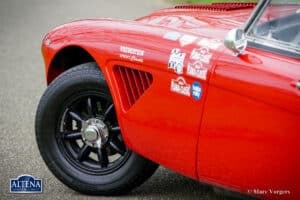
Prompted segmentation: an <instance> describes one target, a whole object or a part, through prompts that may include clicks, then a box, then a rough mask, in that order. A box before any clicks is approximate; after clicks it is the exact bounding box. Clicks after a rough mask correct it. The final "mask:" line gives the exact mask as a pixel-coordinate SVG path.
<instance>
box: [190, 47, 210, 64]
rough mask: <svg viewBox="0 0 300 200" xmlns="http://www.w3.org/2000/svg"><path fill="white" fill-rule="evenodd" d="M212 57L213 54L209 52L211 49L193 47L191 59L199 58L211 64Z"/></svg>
mask: <svg viewBox="0 0 300 200" xmlns="http://www.w3.org/2000/svg"><path fill="white" fill-rule="evenodd" d="M211 57H212V55H211V53H210V52H209V49H208V48H205V47H203V48H199V49H193V51H192V53H191V57H190V59H192V60H199V61H201V62H203V63H206V64H209V62H210V58H211Z"/></svg>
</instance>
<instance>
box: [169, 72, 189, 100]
mask: <svg viewBox="0 0 300 200" xmlns="http://www.w3.org/2000/svg"><path fill="white" fill-rule="evenodd" d="M170 89H171V91H172V92H176V93H178V94H182V95H184V96H188V97H189V96H191V85H190V84H187V83H186V81H185V79H184V78H183V77H181V76H180V77H178V78H177V79H172V81H171V88H170Z"/></svg>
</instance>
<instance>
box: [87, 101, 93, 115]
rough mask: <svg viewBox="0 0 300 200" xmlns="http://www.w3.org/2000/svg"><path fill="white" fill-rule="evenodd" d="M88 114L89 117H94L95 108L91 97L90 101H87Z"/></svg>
mask: <svg viewBox="0 0 300 200" xmlns="http://www.w3.org/2000/svg"><path fill="white" fill-rule="evenodd" d="M86 103H87V105H86V106H87V114H88V115H93V106H92V99H91V97H89V98H88V99H87V102H86Z"/></svg>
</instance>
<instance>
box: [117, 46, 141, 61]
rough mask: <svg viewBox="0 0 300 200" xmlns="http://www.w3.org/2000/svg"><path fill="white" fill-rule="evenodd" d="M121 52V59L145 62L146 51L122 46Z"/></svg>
mask: <svg viewBox="0 0 300 200" xmlns="http://www.w3.org/2000/svg"><path fill="white" fill-rule="evenodd" d="M120 52H121V53H120V58H123V59H126V60H130V61H136V62H144V54H145V51H144V50H141V49H135V48H131V47H127V46H120Z"/></svg>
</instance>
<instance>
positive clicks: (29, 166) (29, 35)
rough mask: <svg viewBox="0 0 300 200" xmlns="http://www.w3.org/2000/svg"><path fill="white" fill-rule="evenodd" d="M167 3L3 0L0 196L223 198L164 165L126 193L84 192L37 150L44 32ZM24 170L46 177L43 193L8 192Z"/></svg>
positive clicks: (0, 22)
mask: <svg viewBox="0 0 300 200" xmlns="http://www.w3.org/2000/svg"><path fill="white" fill-rule="evenodd" d="M166 6H168V4H167V3H165V2H162V1H161V0H151V1H147V0H144V1H141V0H126V1H122V0H111V1H107V0H106V1H104V0H89V1H79V0H63V1H62V0H51V1H46V0H43V1H42V0H26V1H18V0H0V199H71V198H72V199H208V198H209V199H224V198H223V197H219V198H218V197H217V196H216V195H214V194H211V188H209V187H208V186H205V185H201V184H199V183H197V182H194V181H192V180H189V179H187V178H185V177H182V176H180V175H177V174H175V173H173V172H170V171H168V170H166V169H164V168H160V169H159V170H158V171H157V172H156V173H155V175H154V176H153V177H152V178H151V179H150V180H149V181H148V182H147V183H145V184H144V185H143V186H141V187H140V188H138V189H136V190H135V191H133V192H132V193H131V194H129V195H127V196H123V197H118V198H117V197H109V198H104V197H91V196H84V195H81V194H78V193H76V192H74V191H72V190H70V189H69V188H67V187H65V186H64V185H63V184H61V183H60V182H59V181H58V180H57V179H56V178H55V177H54V176H53V175H52V174H51V173H50V172H49V171H48V169H47V168H46V166H45V164H44V162H43V161H42V159H41V157H40V155H39V153H38V150H37V145H36V143H35V137H34V116H35V111H36V107H37V103H38V101H39V98H40V96H41V95H42V93H43V91H44V90H45V87H46V84H45V77H44V67H43V60H42V57H41V53H40V45H41V40H42V38H43V36H44V35H45V34H46V32H48V31H49V30H50V29H51V28H53V27H55V26H57V25H59V24H62V23H65V22H68V21H71V20H76V19H80V18H97V17H112V18H122V19H134V18H136V17H138V16H142V15H144V14H147V13H149V12H150V11H151V10H154V9H158V8H162V7H166ZM24 173H26V174H31V175H34V176H36V177H39V178H42V179H43V180H44V192H43V193H42V194H36V195H28V194H27V195H16V194H10V193H9V179H10V178H15V177H17V176H18V175H21V174H24Z"/></svg>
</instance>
